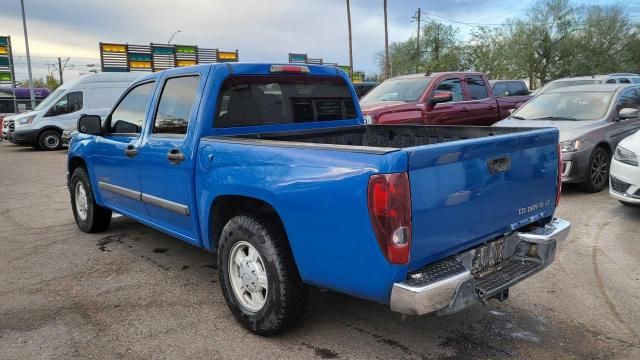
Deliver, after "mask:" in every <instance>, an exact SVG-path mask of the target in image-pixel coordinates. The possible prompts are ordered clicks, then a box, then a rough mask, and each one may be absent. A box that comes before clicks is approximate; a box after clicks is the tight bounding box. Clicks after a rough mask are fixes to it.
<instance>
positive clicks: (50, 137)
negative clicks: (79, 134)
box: [38, 130, 62, 151]
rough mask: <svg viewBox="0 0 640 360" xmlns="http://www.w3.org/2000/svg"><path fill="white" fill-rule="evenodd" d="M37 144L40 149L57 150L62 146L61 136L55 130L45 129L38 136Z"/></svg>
mask: <svg viewBox="0 0 640 360" xmlns="http://www.w3.org/2000/svg"><path fill="white" fill-rule="evenodd" d="M38 146H39V147H40V149H42V150H47V151H50V150H58V149H60V148H61V147H62V137H61V136H60V133H59V132H57V131H55V130H45V131H43V132H42V133H41V134H40V136H38Z"/></svg>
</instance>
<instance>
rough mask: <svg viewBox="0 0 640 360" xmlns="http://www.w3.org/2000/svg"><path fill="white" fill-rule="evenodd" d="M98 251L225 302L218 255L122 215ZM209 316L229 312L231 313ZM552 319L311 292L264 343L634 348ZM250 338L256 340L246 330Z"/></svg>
mask: <svg viewBox="0 0 640 360" xmlns="http://www.w3.org/2000/svg"><path fill="white" fill-rule="evenodd" d="M96 249H97V251H101V252H104V253H105V256H108V255H110V253H112V254H115V253H117V254H118V255H123V256H127V255H128V256H132V257H136V258H139V259H140V261H143V262H144V263H145V264H144V266H149V267H151V268H155V269H158V270H159V271H162V272H163V273H164V274H166V276H171V277H180V278H184V281H189V282H190V283H192V284H197V285H196V286H206V287H207V289H208V291H207V296H210V297H211V298H210V299H209V300H210V302H211V304H221V303H223V301H222V300H221V299H222V294H221V290H220V287H219V285H218V284H217V280H218V271H217V266H216V261H215V254H212V253H208V252H206V251H204V250H202V249H199V248H197V247H195V246H191V245H189V244H187V243H184V242H182V241H180V240H178V239H174V238H171V237H169V236H167V235H164V234H162V233H160V232H158V231H155V230H152V229H150V228H147V227H145V226H143V225H140V224H137V223H135V222H134V221H132V220H129V219H127V218H124V217H118V218H115V219H114V220H113V222H112V225H111V227H110V228H109V232H108V233H105V234H100V237H97V241H96ZM514 290H515V291H513V292H512V297H514V296H518V290H517V288H515V289H514ZM185 296H188V295H187V294H185ZM205 301H208V300H207V299H205ZM213 306H220V305H213ZM211 311H217V312H221V311H224V312H228V310H227V309H226V308H224V309H215V310H213V309H212V310H211ZM552 314H553V310H552V309H549V308H547V307H545V306H544V305H543V304H538V305H536V306H534V309H533V311H532V310H531V309H527V310H526V311H525V310H523V309H520V308H518V307H516V306H515V305H514V304H513V303H511V302H510V300H509V301H507V302H506V303H499V302H497V301H490V302H489V304H488V305H487V306H485V305H478V306H475V307H473V308H471V309H467V310H466V311H463V312H461V313H458V314H454V315H450V316H446V317H438V316H420V317H403V316H402V315H400V314H397V313H394V312H391V311H390V310H389V308H388V307H386V306H383V305H380V304H375V303H372V302H369V301H365V300H361V299H358V298H354V297H351V296H348V295H344V294H339V293H335V292H331V291H323V290H320V289H312V290H311V292H310V298H309V306H308V309H307V312H306V315H305V319H304V321H303V322H302V324H301V325H300V326H299V327H298V328H296V329H294V330H292V331H290V332H288V333H285V334H283V335H281V336H278V337H275V338H269V339H268V340H267V341H269V342H272V343H276V344H282V345H283V347H286V346H291V344H296V345H298V346H300V347H302V348H307V349H308V350H309V351H310V352H312V353H313V355H314V356H315V357H319V358H325V359H330V358H345V357H347V358H352V357H354V355H353V353H352V352H351V353H350V352H349V350H348V349H358V348H369V349H380V351H383V353H385V354H388V353H391V354H395V357H399V358H421V359H458V358H461V359H464V358H476V359H477V358H492V359H496V358H531V357H536V358H538V357H539V358H559V357H560V358H568V357H577V358H601V357H603V358H606V357H611V356H612V354H614V353H615V352H616V351H620V349H626V348H629V347H637V345H635V344H630V343H628V342H625V341H624V340H622V339H612V338H608V337H607V336H606V335H604V334H601V333H598V332H595V331H593V330H589V326H586V325H583V324H578V323H568V322H566V321H562V320H557V319H555V318H554V317H553V315H552ZM229 326H238V327H239V325H238V324H234V325H229ZM247 336H253V335H251V334H249V333H248V332H247ZM380 354H381V353H380ZM532 354H536V356H532ZM381 356H382V355H374V357H381ZM356 357H357V356H356ZM363 357H367V356H366V355H364V354H363ZM382 357H385V356H382Z"/></svg>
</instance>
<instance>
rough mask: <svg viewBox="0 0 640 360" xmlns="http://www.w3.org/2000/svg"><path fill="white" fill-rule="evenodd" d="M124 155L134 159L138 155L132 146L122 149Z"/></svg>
mask: <svg viewBox="0 0 640 360" xmlns="http://www.w3.org/2000/svg"><path fill="white" fill-rule="evenodd" d="M124 153H125V154H126V155H127V157H130V158H132V157H135V156H136V155H138V149H136V147H135V146H134V145H132V144H129V145H127V147H126V148H125V149H124Z"/></svg>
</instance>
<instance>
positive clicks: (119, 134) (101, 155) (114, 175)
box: [91, 82, 155, 219]
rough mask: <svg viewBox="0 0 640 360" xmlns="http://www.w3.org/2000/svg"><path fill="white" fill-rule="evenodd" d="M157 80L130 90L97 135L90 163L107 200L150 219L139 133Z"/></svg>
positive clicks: (111, 205) (134, 214)
mask: <svg viewBox="0 0 640 360" xmlns="http://www.w3.org/2000/svg"><path fill="white" fill-rule="evenodd" d="M154 87H155V82H147V83H144V84H141V85H138V86H136V87H134V88H132V89H131V90H129V91H128V92H127V93H126V94H125V95H124V97H123V98H122V99H121V100H120V102H119V103H118V104H117V105H116V107H115V109H114V110H113V111H112V113H111V114H110V115H109V116H108V117H107V120H106V122H105V125H104V130H105V134H104V135H103V136H99V137H97V138H96V141H95V144H94V150H93V151H92V159H91V163H92V164H93V172H94V174H95V175H96V180H97V185H98V189H99V190H98V191H99V192H100V195H101V197H102V199H103V201H104V203H105V204H106V205H108V206H110V207H112V208H113V209H115V210H116V211H119V212H122V213H124V214H127V215H130V216H133V217H140V218H143V219H148V218H149V215H148V213H147V209H146V207H145V206H144V204H143V203H142V201H141V191H140V178H139V176H140V157H139V154H138V152H139V149H138V148H139V146H140V135H141V134H142V129H143V128H144V120H145V118H146V114H147V111H148V107H149V103H150V101H149V100H150V99H151V95H152V93H153V89H154Z"/></svg>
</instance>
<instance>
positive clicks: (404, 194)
mask: <svg viewBox="0 0 640 360" xmlns="http://www.w3.org/2000/svg"><path fill="white" fill-rule="evenodd" d="M368 205H369V216H370V217H371V224H372V225H373V230H374V232H375V234H376V238H377V239H378V244H379V245H380V249H381V250H382V253H383V254H384V256H385V257H386V258H387V260H389V262H391V263H393V264H406V263H408V262H409V251H410V249H411V190H410V188H409V177H408V176H407V173H394V174H381V175H373V176H371V178H369V194H368Z"/></svg>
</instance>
